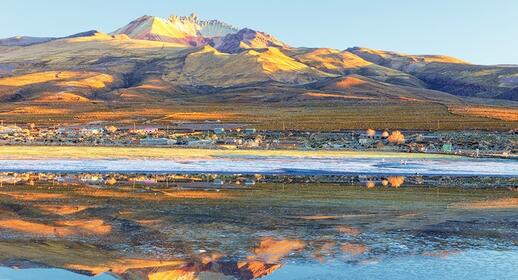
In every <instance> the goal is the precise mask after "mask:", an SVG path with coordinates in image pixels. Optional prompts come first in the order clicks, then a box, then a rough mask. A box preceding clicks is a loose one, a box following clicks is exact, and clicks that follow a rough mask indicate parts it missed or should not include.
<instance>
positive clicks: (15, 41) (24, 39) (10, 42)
mask: <svg viewBox="0 0 518 280" xmlns="http://www.w3.org/2000/svg"><path fill="white" fill-rule="evenodd" d="M54 39H55V38H52V37H29V36H16V37H11V38H6V39H0V46H7V47H9V46H30V45H35V44H41V43H46V42H49V41H52V40H54Z"/></svg>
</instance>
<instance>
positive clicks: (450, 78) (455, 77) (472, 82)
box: [348, 48, 518, 101]
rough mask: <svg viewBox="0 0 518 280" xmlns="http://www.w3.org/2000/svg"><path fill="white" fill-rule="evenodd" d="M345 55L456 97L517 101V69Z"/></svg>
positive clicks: (428, 58) (373, 53) (360, 51)
mask: <svg viewBox="0 0 518 280" xmlns="http://www.w3.org/2000/svg"><path fill="white" fill-rule="evenodd" d="M348 51H350V52H352V53H354V54H356V55H358V56H359V57H361V58H363V59H365V60H367V61H370V62H372V63H375V64H378V65H381V66H384V67H388V68H391V69H395V70H398V71H402V72H405V73H408V74H410V75H413V76H415V77H416V78H418V79H420V80H422V81H423V82H424V83H425V84H426V86H427V87H428V88H431V89H435V90H440V91H444V92H448V93H451V94H454V95H458V96H468V97H479V98H496V99H508V100H514V101H518V66H512V65H510V66H485V65H473V64H469V63H467V62H464V61H462V60H459V59H456V58H452V57H448V56H436V55H425V56H415V55H404V54H399V53H394V52H387V51H377V50H371V49H366V48H351V49H348Z"/></svg>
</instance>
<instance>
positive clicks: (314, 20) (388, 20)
mask: <svg viewBox="0 0 518 280" xmlns="http://www.w3.org/2000/svg"><path fill="white" fill-rule="evenodd" d="M1 5H2V9H0V26H1V28H0V37H11V36H16V35H30V36H64V35H70V34H73V33H78V32H81V31H86V30H90V29H98V30H101V31H104V32H111V31H113V30H115V29H117V28H118V27H120V26H123V25H125V24H126V23H128V22H129V21H131V20H133V19H135V18H137V17H139V16H141V15H145V14H147V15H156V16H161V17H167V16H168V15H169V14H173V13H174V14H177V15H188V14H190V13H191V12H196V13H197V14H198V15H199V17H200V18H205V19H212V18H214V19H220V20H223V21H225V22H228V23H230V24H233V25H235V26H238V27H249V28H253V29H257V30H261V31H265V32H268V33H271V34H273V35H274V36H276V37H278V38H279V39H281V40H283V41H285V42H287V43H288V44H290V45H292V46H307V47H332V48H337V49H345V48H348V47H353V46H362V47H369V48H375V49H384V50H392V51H399V52H405V53H412V54H446V55H451V56H455V57H459V58H462V59H465V60H468V61H471V62H473V63H479V64H505V63H508V64H518V1H516V0H433V1H429V0H354V1H349V0H316V1H312V0H297V1H296V0H260V1H257V0H256V1H244V0H220V1H215V0H146V1H141V0H84V1H79V0H77V1H72V0H2V4H1Z"/></svg>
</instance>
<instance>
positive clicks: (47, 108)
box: [0, 102, 518, 131]
mask: <svg viewBox="0 0 518 280" xmlns="http://www.w3.org/2000/svg"><path fill="white" fill-rule="evenodd" d="M510 110H512V109H510ZM510 112H512V111H510ZM0 119H2V120H4V121H6V122H12V123H15V122H16V123H29V122H35V123H37V124H42V125H45V124H61V123H87V122H93V121H110V122H116V123H132V122H134V121H135V122H137V123H140V122H142V121H144V120H148V121H151V122H152V123H155V124H170V123H171V122H175V121H204V120H218V119H219V120H222V121H226V122H234V123H244V124H249V125H250V126H254V127H256V128H258V129H268V130H283V129H287V130H310V131H334V130H340V129H367V128H375V129H423V130H429V129H433V130H436V129H439V130H463V129H488V130H509V129H513V128H516V127H518V121H503V120H498V119H491V118H486V117H481V116H470V115H458V114H453V113H451V112H449V111H448V108H447V107H446V106H443V105H438V104H433V103H426V102H420V103H412V102H408V103H405V104H383V103H374V102H373V103H369V104H367V103H365V102H362V103H358V104H354V103H353V104H320V105H314V106H280V105H257V106H254V105H250V104H238V105H233V104H232V105H230V104H214V103H211V104H203V103H197V104H193V103H189V104H178V103H163V104H157V103H150V102H148V103H126V104H119V103H106V102H91V103H89V102H86V103H81V104H73V103H67V104H54V103H49V104H38V105H37V106H36V105H34V104H30V105H28V104H27V103H11V104H9V103H7V104H0Z"/></svg>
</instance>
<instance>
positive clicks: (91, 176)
mask: <svg viewBox="0 0 518 280" xmlns="http://www.w3.org/2000/svg"><path fill="white" fill-rule="evenodd" d="M405 182H406V183H407V186H408V187H410V186H424V185H426V186H444V187H447V186H455V187H477V188H484V187H488V188H495V187H509V188H513V187H514V186H516V184H518V179H517V178H514V177H499V176H496V177H491V176H486V177H476V176H469V177H460V176H421V175H415V176H396V175H394V176H385V175H383V176H376V175H312V176H307V175H297V176H296V175H263V174H256V175H241V174H213V173H211V174H195V173H194V174H190V173H185V174H180V173H178V174H167V173H147V174H146V173H142V174H139V173H108V174H105V173H68V174H67V173H43V172H23V173H18V172H0V187H2V186H3V185H4V184H5V185H16V184H22V185H29V186H34V185H35V184H36V183H50V184H52V185H78V184H83V185H90V186H98V187H101V186H117V185H125V186H127V185H133V186H148V187H149V186H160V187H165V188H188V189H189V188H191V189H205V190H218V189H238V188H250V187H253V186H255V185H256V184H257V183H281V184H289V183H306V184H308V183H339V184H347V185H350V186H365V187H366V188H369V189H370V188H376V187H392V188H400V187H402V186H404V183H405Z"/></svg>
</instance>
